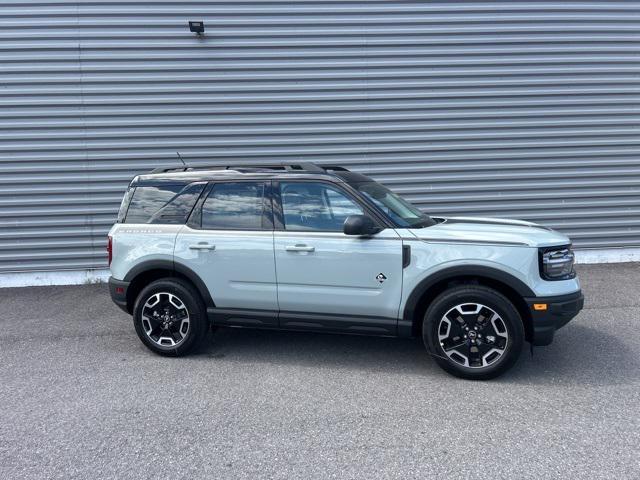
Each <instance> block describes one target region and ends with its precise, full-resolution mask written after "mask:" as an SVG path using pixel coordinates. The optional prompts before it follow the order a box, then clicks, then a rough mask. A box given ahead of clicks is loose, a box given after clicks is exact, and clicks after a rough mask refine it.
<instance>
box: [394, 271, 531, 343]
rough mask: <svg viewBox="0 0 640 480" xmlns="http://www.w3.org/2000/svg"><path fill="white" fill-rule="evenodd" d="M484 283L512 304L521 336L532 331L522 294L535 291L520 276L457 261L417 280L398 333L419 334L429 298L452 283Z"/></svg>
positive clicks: (431, 298) (406, 304) (529, 293)
mask: <svg viewBox="0 0 640 480" xmlns="http://www.w3.org/2000/svg"><path fill="white" fill-rule="evenodd" d="M464 284H471V285H484V286H486V287H489V288H493V289H494V290H496V291H498V292H500V293H502V294H503V295H504V296H505V297H507V299H509V301H510V302H511V303H512V304H513V305H514V306H515V308H516V309H517V310H518V313H519V314H520V317H521V318H522V322H523V324H524V330H525V338H526V339H527V340H529V341H530V339H531V338H532V335H533V326H532V317H531V312H530V311H529V307H528V305H527V303H526V302H525V300H524V298H525V297H535V296H536V295H535V293H534V292H533V290H531V288H530V287H529V286H527V285H526V284H525V283H524V282H523V281H522V280H520V279H518V278H516V277H514V276H513V275H511V274H509V273H507V272H504V271H502V270H498V269H496V268H491V267H485V266H480V265H478V266H471V265H461V266H456V267H450V268H446V269H443V270H440V271H438V272H436V273H434V274H432V275H429V276H428V277H427V278H425V279H423V280H422V281H421V282H419V283H418V284H417V285H416V286H415V287H414V289H413V290H412V292H411V294H410V295H409V297H408V298H407V301H406V303H405V306H404V310H403V314H402V319H401V321H400V324H399V325H398V333H399V335H401V336H420V335H421V330H422V320H423V317H424V314H425V312H426V311H427V308H429V305H430V304H431V303H432V302H433V300H434V299H435V298H436V297H437V296H438V295H439V294H441V293H442V292H444V291H445V290H446V289H448V288H450V287H452V286H455V285H464Z"/></svg>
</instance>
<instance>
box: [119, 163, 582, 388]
mask: <svg viewBox="0 0 640 480" xmlns="http://www.w3.org/2000/svg"><path fill="white" fill-rule="evenodd" d="M108 245H109V246H108V251H109V263H110V267H111V274H112V276H111V278H110V279H109V287H110V292H111V296H112V298H113V300H114V302H115V303H116V304H117V305H119V306H120V307H121V308H122V309H124V310H125V311H127V312H129V313H130V314H132V315H133V321H134V325H135V328H136V331H137V333H138V335H139V337H140V339H141V340H142V342H143V343H144V344H145V345H146V346H147V347H149V348H150V349H151V350H153V351H155V352H157V353H160V354H164V355H175V356H178V355H184V354H186V353H188V352H189V351H191V350H193V349H194V348H195V347H196V345H197V344H198V343H199V342H200V341H201V340H202V339H203V338H204V337H205V336H206V334H207V332H208V330H209V329H210V326H211V325H213V326H232V327H255V328H275V329H287V330H314V331H320V332H323V331H324V332H345V333H359V334H373V335H390V336H401V337H412V336H421V337H422V338H423V340H424V344H425V346H426V348H427V351H428V352H429V353H430V354H431V355H432V356H433V358H434V359H435V361H436V362H438V364H439V365H440V366H441V367H442V368H444V369H445V370H446V371H448V372H450V373H452V374H454V375H457V376H460V377H464V378H473V379H487V378H492V377H495V376H497V375H499V374H501V373H503V372H504V371H506V370H507V369H508V368H509V367H511V366H512V365H513V364H514V362H515V361H516V359H517V358H518V355H519V353H520V351H521V349H522V346H523V342H524V341H525V340H527V341H529V342H531V343H532V344H534V345H547V344H549V343H551V341H552V339H553V335H554V333H555V331H556V329H557V328H559V327H561V326H562V325H564V324H565V323H567V322H568V321H569V320H571V319H572V318H573V317H574V316H575V315H576V314H577V313H578V312H579V311H580V309H581V308H582V306H583V301H584V300H583V296H582V294H581V291H580V283H579V282H578V279H577V278H576V274H575V272H574V269H573V262H574V257H573V253H572V251H571V246H570V240H569V239H568V238H567V237H566V236H564V235H562V234H560V233H557V232H555V231H553V230H550V229H548V228H546V227H542V226H539V225H535V224H533V223H529V222H523V221H516V220H502V219H500V220H498V219H488V218H436V217H433V218H432V217H429V216H427V215H425V214H424V213H422V212H421V211H420V210H418V209H417V208H416V207H414V206H412V205H411V204H409V203H408V202H407V201H405V200H403V199H402V198H401V197H399V196H398V195H396V194H395V193H393V192H391V191H390V190H389V189H387V188H386V187H384V186H382V185H381V184H379V183H376V182H375V181H373V180H371V179H370V178H368V177H365V176H363V175H361V174H358V173H354V172H350V171H348V170H346V169H345V168H342V167H336V166H317V165H314V164H309V163H301V164H295V165H275V166H259V167H233V168H232V167H227V168H218V169H215V168H209V169H195V168H180V169H161V170H154V171H153V172H152V173H151V174H148V175H140V176H138V177H136V178H134V179H133V181H132V182H131V185H130V186H129V189H128V190H127V192H126V194H125V196H124V199H123V201H122V207H121V209H120V213H119V216H118V222H117V223H116V224H115V225H114V226H113V228H112V229H111V232H110V233H109V241H108Z"/></svg>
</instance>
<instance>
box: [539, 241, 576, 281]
mask: <svg viewBox="0 0 640 480" xmlns="http://www.w3.org/2000/svg"><path fill="white" fill-rule="evenodd" d="M574 260H575V256H574V255H573V251H572V250H571V246H570V245H569V246H564V247H550V248H549V247H547V248H541V249H540V276H541V277H542V278H544V279H545V280H567V279H570V278H573V277H575V276H576V273H575V271H574V270H573V263H574Z"/></svg>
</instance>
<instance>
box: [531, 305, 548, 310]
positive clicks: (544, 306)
mask: <svg viewBox="0 0 640 480" xmlns="http://www.w3.org/2000/svg"><path fill="white" fill-rule="evenodd" d="M533 309H534V310H546V309H547V304H546V303H534V304H533Z"/></svg>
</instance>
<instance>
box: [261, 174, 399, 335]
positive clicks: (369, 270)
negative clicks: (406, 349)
mask: <svg viewBox="0 0 640 480" xmlns="http://www.w3.org/2000/svg"><path fill="white" fill-rule="evenodd" d="M274 194H275V195H274V201H275V202H277V203H276V205H277V208H276V209H275V212H276V217H275V222H276V231H275V234H274V247H275V258H276V272H277V276H278V303H279V306H280V326H281V327H284V328H296V329H307V328H308V329H327V330H341V331H348V332H360V333H381V334H395V333H396V326H397V315H398V308H399V305H400V298H401V294H402V241H401V239H400V237H399V235H398V234H397V233H396V232H395V230H393V229H391V228H387V229H384V230H383V231H381V232H380V233H378V234H376V235H374V236H371V237H358V236H351V235H345V234H344V233H343V232H342V229H343V223H344V220H345V219H346V218H347V217H348V216H349V215H354V214H367V213H369V212H368V211H367V207H366V206H365V205H363V204H361V203H360V202H359V201H358V199H357V198H356V197H355V196H353V195H352V194H351V193H350V192H349V191H348V189H345V188H342V187H341V186H339V185H337V184H333V183H330V182H323V181H308V180H305V181H295V180H291V181H280V182H274Z"/></svg>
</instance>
